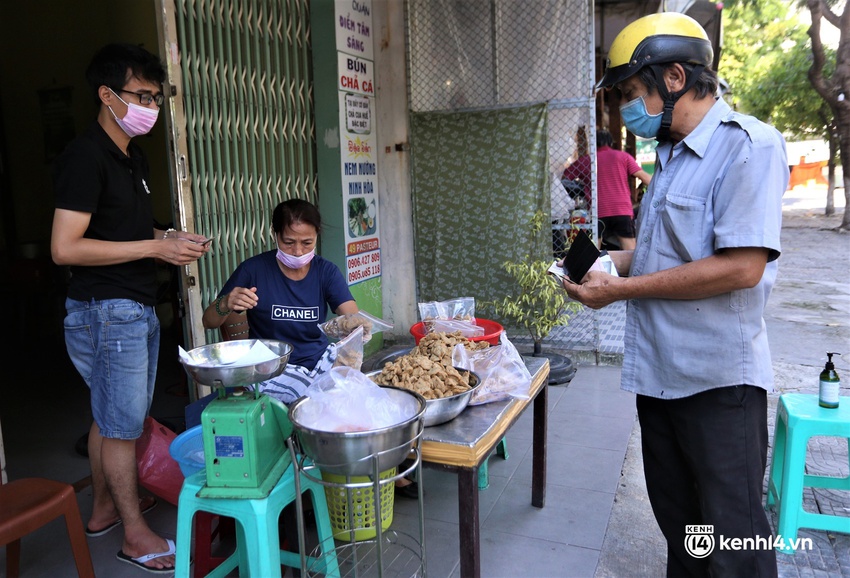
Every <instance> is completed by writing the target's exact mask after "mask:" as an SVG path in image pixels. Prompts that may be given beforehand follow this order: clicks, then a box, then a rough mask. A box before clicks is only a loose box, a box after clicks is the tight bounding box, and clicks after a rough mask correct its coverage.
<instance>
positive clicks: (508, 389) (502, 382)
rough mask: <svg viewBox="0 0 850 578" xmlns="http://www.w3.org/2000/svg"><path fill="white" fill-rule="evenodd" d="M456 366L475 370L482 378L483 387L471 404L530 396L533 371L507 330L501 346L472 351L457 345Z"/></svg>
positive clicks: (453, 355)
mask: <svg viewBox="0 0 850 578" xmlns="http://www.w3.org/2000/svg"><path fill="white" fill-rule="evenodd" d="M452 365H454V366H455V367H459V368H462V369H468V370H470V371H474V372H475V373H477V374H478V377H480V378H481V386H480V387H479V388H478V389H477V390H476V391H475V393H473V394H472V399H470V400H469V405H481V404H484V403H490V402H493V401H502V400H506V399H511V398H518V399H528V398H529V393H528V392H529V389H531V373H530V372H529V371H528V368H527V367H526V366H525V362H524V361H523V360H522V356H521V355H520V354H519V351H517V349H516V347H514V344H513V343H511V342H510V340H508V337H507V334H505V333H504V332H503V333H502V335H501V336H500V337H499V345H496V346H494V347H488V348H487V349H481V350H478V351H472V352H470V351H467V350H466V348H464V347H463V346H457V345H456V346H455V348H454V351H452Z"/></svg>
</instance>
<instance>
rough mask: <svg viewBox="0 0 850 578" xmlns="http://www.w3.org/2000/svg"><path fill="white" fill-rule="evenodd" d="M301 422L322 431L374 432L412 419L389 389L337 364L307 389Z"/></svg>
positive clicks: (354, 370)
mask: <svg viewBox="0 0 850 578" xmlns="http://www.w3.org/2000/svg"><path fill="white" fill-rule="evenodd" d="M305 395H307V396H308V397H309V398H310V403H306V404H304V407H303V410H302V413H301V415H300V418H301V419H300V421H301V423H302V424H303V425H305V426H307V427H309V428H312V429H317V430H321V431H333V432H356V431H370V430H374V429H380V428H384V427H389V426H392V425H396V424H398V423H401V422H403V421H405V420H406V419H409V418H410V417H412V416H410V415H405V411H404V409H403V408H402V407H400V406H398V405H397V404H396V403H395V402H393V400H392V398H391V397H390V395H389V394H388V393H387V392H386V390H384V389H382V388H381V387H380V386H379V385H377V384H376V383H375V382H373V381H372V380H371V379H369V378H368V377H366V375H364V374H363V373H361V372H359V371H357V370H356V369H352V368H350V367H334V368H332V369H331V370H330V371H328V372H327V373H325V374H323V375H321V376H320V377H318V378H317V379H316V381H314V382H313V384H312V385H311V386H310V387H308V388H307V392H306V394H305Z"/></svg>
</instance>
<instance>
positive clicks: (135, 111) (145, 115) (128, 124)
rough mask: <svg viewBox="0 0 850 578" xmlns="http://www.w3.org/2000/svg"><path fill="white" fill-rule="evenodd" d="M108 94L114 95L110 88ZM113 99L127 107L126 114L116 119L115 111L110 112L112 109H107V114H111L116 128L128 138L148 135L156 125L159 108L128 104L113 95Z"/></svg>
mask: <svg viewBox="0 0 850 578" xmlns="http://www.w3.org/2000/svg"><path fill="white" fill-rule="evenodd" d="M109 92H111V93H112V94H115V91H114V90H112V89H111V88H110V89H109ZM115 98H117V99H118V100H120V101H121V102H123V103H124V104H126V105H127V114H125V115H124V118H118V117H117V116H116V115H115V111H114V110H112V107H111V106H110V107H107V108H109V112H111V113H112V117H113V118H114V119H115V122H117V123H118V126H120V127H121V130H123V131H124V132H125V133H127V136H129V137H130V138H133V137H135V136H139V135H142V134H148V133H149V132H150V131H151V129H152V128H153V125H155V124H156V119H157V118H158V117H159V108H155V109H154V108H148V107H146V106H139V105H138V104H132V103H128V102H126V101H125V100H124V99H122V98H121V97H120V96H118V95H117V94H115Z"/></svg>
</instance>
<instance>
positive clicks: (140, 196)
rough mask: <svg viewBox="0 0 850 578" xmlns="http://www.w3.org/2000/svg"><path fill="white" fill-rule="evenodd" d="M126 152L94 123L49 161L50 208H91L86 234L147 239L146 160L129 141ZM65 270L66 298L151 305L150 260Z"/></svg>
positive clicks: (149, 219)
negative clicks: (52, 189) (67, 280)
mask: <svg viewBox="0 0 850 578" xmlns="http://www.w3.org/2000/svg"><path fill="white" fill-rule="evenodd" d="M127 152H128V153H129V155H130V156H129V157H127V156H126V155H125V154H124V153H123V152H121V150H120V149H119V148H118V147H117V146H116V144H115V143H114V142H113V141H112V139H111V138H109V135H107V134H106V132H105V131H104V130H103V128H102V127H101V126H100V125H99V124H98V123H97V122H94V123H92V125H91V126H90V127H89V128H88V130H86V132H85V133H83V134H82V135H80V136H79V137H77V138H76V139H74V140H73V141H72V142H71V143H70V144H69V145H68V147H67V148H66V149H65V151H63V153H62V154H61V155H60V156H59V157H58V158H57V159H56V162H55V163H54V166H53V178H54V186H55V194H56V208H58V209H67V210H70V211H81V212H85V213H91V222H90V223H89V227H88V229H87V230H86V233H85V237H86V238H87V239H100V240H104V241H141V240H148V239H152V238H153V227H154V220H153V207H152V204H151V199H150V194H151V192H150V190H149V189H148V181H149V180H150V178H149V168H148V163H147V160H146V159H145V156H144V153H143V152H142V150H141V149H140V148H139V147H138V146H136V145H135V144H133V143H132V142H131V143H130V145H129V147H128V149H127ZM70 269H71V282H70V286H69V288H68V297H70V298H72V299H77V300H79V301H90V300H91V299H97V300H100V299H132V300H134V301H138V302H139V303H143V304H145V305H155V304H156V288H157V286H156V263H155V262H154V260H153V259H139V260H136V261H130V262H128V263H119V264H117V265H103V266H99V267H82V266H72V267H71V268H70Z"/></svg>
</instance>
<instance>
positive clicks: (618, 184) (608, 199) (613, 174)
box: [596, 129, 652, 251]
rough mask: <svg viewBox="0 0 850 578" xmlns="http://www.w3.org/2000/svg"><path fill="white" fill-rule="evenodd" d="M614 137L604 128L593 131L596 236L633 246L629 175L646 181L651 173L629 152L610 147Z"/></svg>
mask: <svg viewBox="0 0 850 578" xmlns="http://www.w3.org/2000/svg"><path fill="white" fill-rule="evenodd" d="M612 144H614V139H613V137H612V136H611V133H610V132H608V131H607V130H605V129H599V130H597V131H596V172H597V184H596V188H597V190H596V214H597V217H598V218H599V223H600V227H599V231H600V232H599V236H600V237H601V238H603V239H605V238H608V237H616V240H617V244H618V245H619V247H620V249H623V250H626V251H631V250H632V249H634V248H635V224H634V216H635V214H634V209H633V208H632V207H633V203H634V201H635V200H636V199H633V198H632V184H633V183H630V182H629V179H630V178H638V179H640V181H641V182H642V183H643V184H645V185H649V182H650V180H651V178H652V177H650V175H649V173H647V172H646V171H645V170H643V169H642V168H640V165H639V164H637V161H635V159H634V158H633V157H632V155H630V154H629V153H627V152H625V151H621V150H617V149H613V148H611V145H612Z"/></svg>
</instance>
